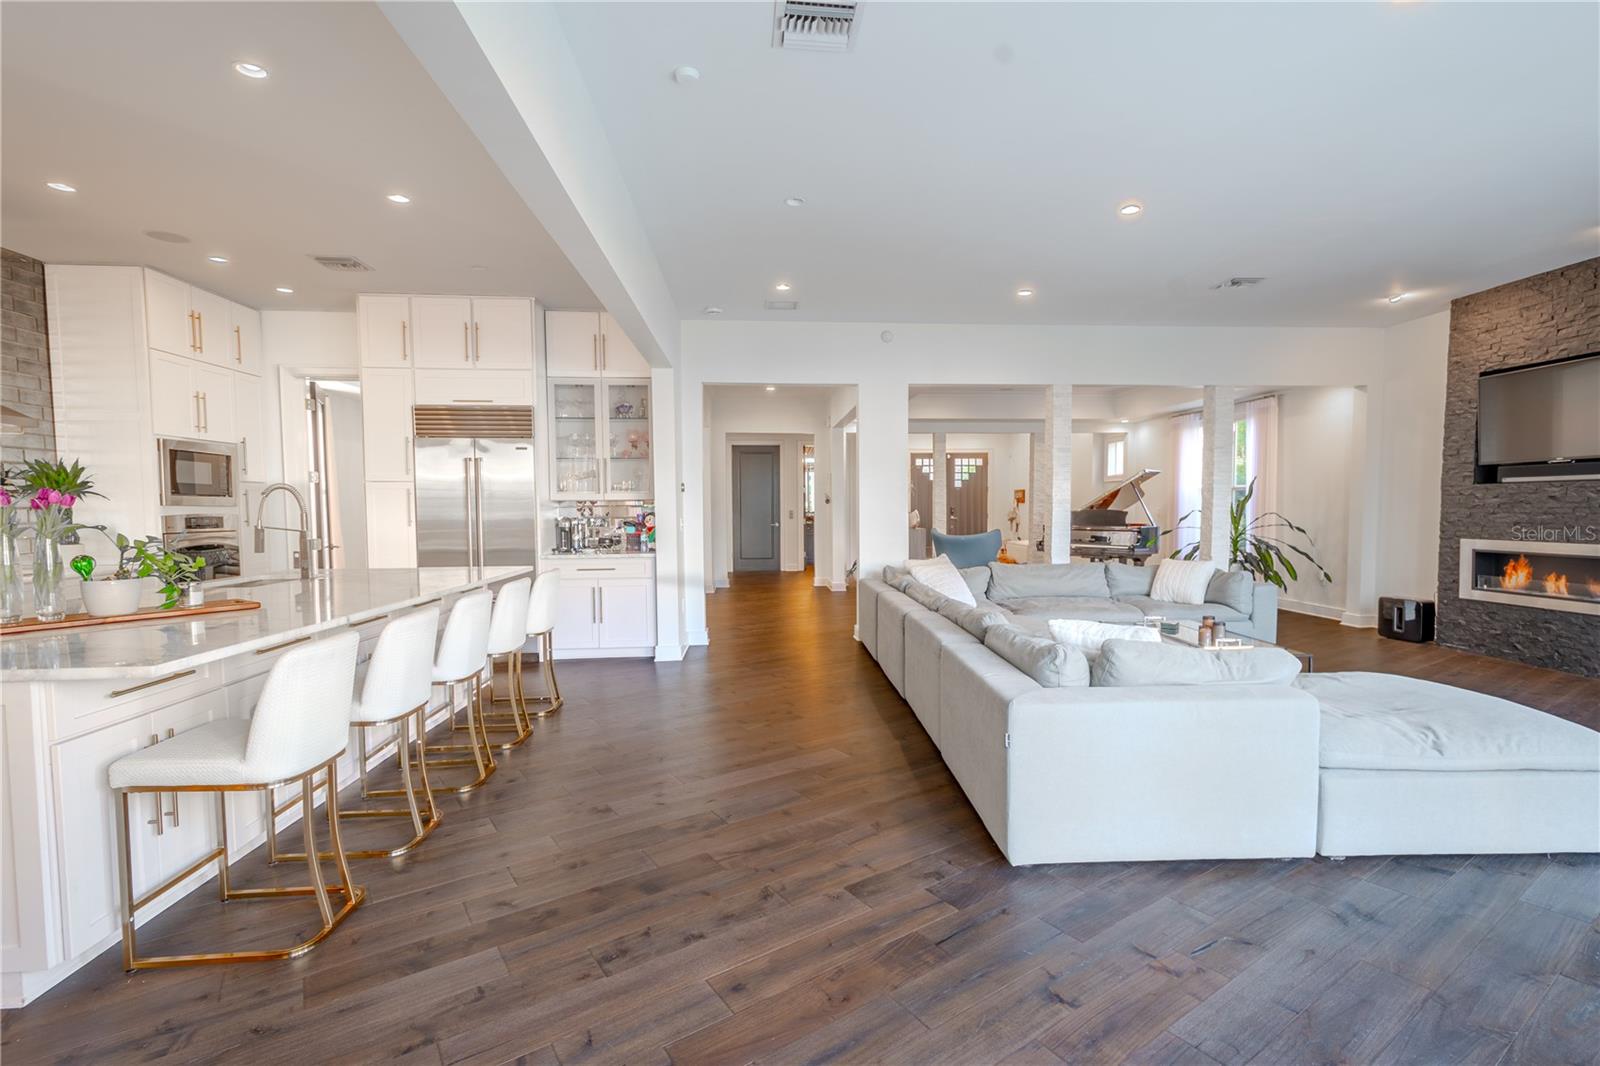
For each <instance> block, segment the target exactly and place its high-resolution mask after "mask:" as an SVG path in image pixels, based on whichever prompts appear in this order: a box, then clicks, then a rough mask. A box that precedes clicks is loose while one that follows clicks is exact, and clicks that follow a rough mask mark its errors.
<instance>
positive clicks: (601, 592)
mask: <svg viewBox="0 0 1600 1066" xmlns="http://www.w3.org/2000/svg"><path fill="white" fill-rule="evenodd" d="M594 591H595V595H596V597H597V598H598V599H599V600H600V624H601V625H605V624H606V590H605V586H604V585H596V586H595V589H594ZM174 806H176V804H174ZM172 824H173V825H177V824H178V823H176V822H174V823H172Z"/></svg>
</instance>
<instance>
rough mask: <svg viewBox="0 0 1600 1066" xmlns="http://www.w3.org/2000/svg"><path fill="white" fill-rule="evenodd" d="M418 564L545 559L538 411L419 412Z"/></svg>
mask: <svg viewBox="0 0 1600 1066" xmlns="http://www.w3.org/2000/svg"><path fill="white" fill-rule="evenodd" d="M415 423H416V461H417V462H416V471H417V473H416V477H417V565H418V566H515V565H532V564H533V563H534V561H535V560H536V559H537V558H538V554H539V546H538V532H539V512H538V504H537V497H536V494H535V492H534V472H535V465H534V455H533V409H532V408H531V407H510V406H507V407H457V406H450V407H445V406H419V407H417V408H416V414H415Z"/></svg>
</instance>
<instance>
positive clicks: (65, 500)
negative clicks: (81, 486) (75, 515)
mask: <svg viewBox="0 0 1600 1066" xmlns="http://www.w3.org/2000/svg"><path fill="white" fill-rule="evenodd" d="M77 502H78V498H77V497H76V496H74V495H73V494H72V493H70V492H63V493H62V494H61V506H63V507H71V506H72V505H73V504H75V503H77Z"/></svg>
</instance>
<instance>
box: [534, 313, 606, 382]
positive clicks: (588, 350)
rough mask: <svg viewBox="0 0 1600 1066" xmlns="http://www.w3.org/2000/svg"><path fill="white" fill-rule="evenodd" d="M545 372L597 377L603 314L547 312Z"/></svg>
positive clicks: (555, 376) (563, 375) (545, 314)
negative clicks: (601, 315)
mask: <svg viewBox="0 0 1600 1066" xmlns="http://www.w3.org/2000/svg"><path fill="white" fill-rule="evenodd" d="M544 361H545V373H546V374H548V375H549V376H550V377H553V378H559V377H575V378H588V377H594V376H595V375H596V374H598V373H599V372H600V315H599V313H598V312H595V311H546V312H545V313H544Z"/></svg>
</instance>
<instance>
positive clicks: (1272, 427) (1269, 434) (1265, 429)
mask: <svg viewBox="0 0 1600 1066" xmlns="http://www.w3.org/2000/svg"><path fill="white" fill-rule="evenodd" d="M1235 415H1236V418H1235V420H1234V423H1233V498H1234V500H1236V501H1237V500H1239V499H1242V498H1243V497H1244V494H1245V492H1246V491H1247V490H1248V489H1249V487H1250V482H1251V481H1254V482H1255V483H1256V491H1255V495H1254V496H1252V497H1251V498H1250V503H1249V505H1248V506H1247V507H1246V508H1245V521H1246V522H1247V523H1248V522H1251V521H1254V520H1255V519H1256V518H1257V517H1258V516H1260V515H1264V514H1267V513H1269V512H1272V511H1276V510H1277V506H1278V505H1277V491H1278V398H1277V397H1276V396H1261V397H1258V398H1256V399H1254V400H1248V401H1246V402H1245V403H1241V404H1239V405H1238V406H1237V408H1236V409H1235ZM1173 425H1174V429H1175V432H1174V433H1173V459H1172V469H1173V471H1174V472H1175V473H1176V475H1177V476H1176V477H1175V478H1174V479H1173V486H1172V490H1173V501H1172V503H1173V512H1172V513H1173V515H1174V516H1182V515H1185V514H1189V513H1190V512H1195V513H1194V514H1192V515H1190V517H1189V518H1188V519H1187V520H1185V521H1184V522H1183V528H1181V529H1179V530H1177V531H1176V532H1175V533H1174V534H1173V535H1172V536H1171V537H1170V538H1168V543H1166V544H1164V545H1163V550H1165V551H1168V552H1170V551H1175V550H1179V549H1183V548H1187V547H1188V546H1189V545H1191V544H1194V543H1196V542H1198V541H1199V539H1200V515H1199V510H1200V482H1201V461H1202V456H1203V455H1204V451H1205V449H1204V443H1205V434H1204V433H1203V431H1202V429H1201V418H1200V415H1199V414H1198V413H1193V414H1183V415H1178V416H1177V417H1176V418H1174V419H1173Z"/></svg>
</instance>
